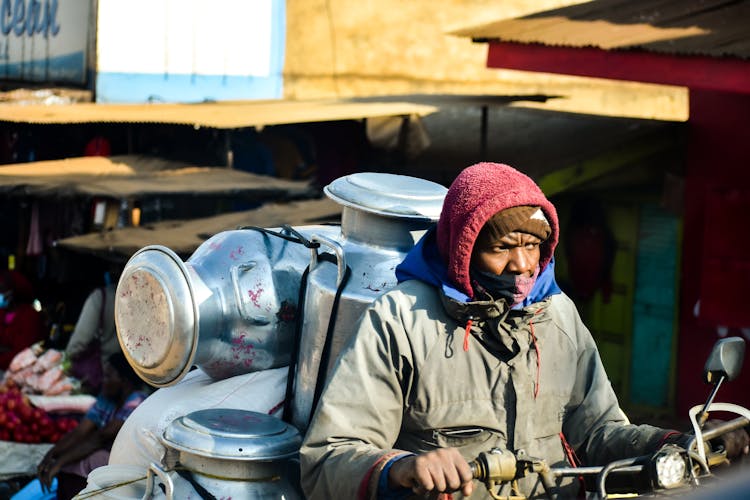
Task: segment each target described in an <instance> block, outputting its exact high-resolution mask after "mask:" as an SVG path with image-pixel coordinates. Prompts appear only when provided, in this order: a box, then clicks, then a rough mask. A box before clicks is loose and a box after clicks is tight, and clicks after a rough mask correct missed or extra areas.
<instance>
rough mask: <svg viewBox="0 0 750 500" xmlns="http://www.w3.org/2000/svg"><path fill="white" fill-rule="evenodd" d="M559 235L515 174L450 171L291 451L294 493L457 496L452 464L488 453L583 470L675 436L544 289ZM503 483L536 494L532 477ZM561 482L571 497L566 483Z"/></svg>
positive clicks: (551, 214) (488, 169) (464, 468)
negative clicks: (633, 408) (641, 408)
mask: <svg viewBox="0 0 750 500" xmlns="http://www.w3.org/2000/svg"><path fill="white" fill-rule="evenodd" d="M558 234H559V227H558V218H557V212H556V210H555V207H554V206H553V205H552V203H550V202H549V200H547V198H546V197H545V196H544V194H543V193H542V192H541V190H540V189H539V187H538V186H537V185H536V184H535V183H534V182H533V181H532V180H531V179H530V178H529V177H527V176H526V175H524V174H522V173H521V172H519V171H517V170H515V169H513V168H511V167H509V166H507V165H502V164H495V163H480V164H477V165H474V166H472V167H469V168H467V169H465V170H464V171H463V172H462V173H461V174H460V175H459V176H458V177H457V178H456V180H455V181H454V182H453V184H452V185H451V187H450V189H449V190H448V193H447V195H446V198H445V202H444V204H443V210H442V213H441V216H440V220H439V222H438V224H437V227H436V228H435V229H434V230H430V231H429V232H428V233H427V234H426V235H425V236H424V237H423V238H422V239H421V240H420V241H419V242H418V244H417V245H416V246H415V247H414V249H413V250H412V251H411V252H410V253H409V254H408V255H407V257H406V258H405V260H404V261H403V262H402V263H401V264H400V265H399V266H398V268H397V270H396V275H397V277H398V280H399V284H398V286H396V287H395V288H394V289H392V290H390V291H388V292H387V293H385V294H383V295H382V296H381V297H379V298H378V299H377V300H376V301H375V302H374V303H373V304H372V306H371V307H370V308H369V309H368V310H367V311H366V312H365V314H364V315H363V317H362V318H361V320H360V322H359V324H358V326H357V329H356V333H355V335H353V337H352V339H351V341H350V342H349V344H348V346H346V347H345V349H344V350H343V351H342V354H341V356H340V358H339V360H338V362H337V364H336V366H335V368H334V371H333V373H332V375H331V377H330V380H329V381H328V385H327V387H326V389H325V391H324V393H323V395H322V397H321V400H320V403H319V405H318V407H317V409H316V412H315V415H314V417H313V420H312V422H311V425H310V427H309V430H308V433H307V436H306V438H305V441H304V443H303V446H302V449H301V472H302V486H303V489H304V490H305V494H306V495H307V496H308V498H310V499H315V498H320V499H331V498H340V499H349V498H404V497H406V496H408V495H410V494H413V493H416V494H418V495H425V494H438V493H441V492H456V494H454V496H453V497H454V498H458V497H460V496H461V495H463V496H468V495H470V494H471V493H472V492H473V491H475V489H476V485H475V483H474V482H473V481H472V473H471V470H470V467H469V465H468V463H467V459H471V458H473V457H476V456H477V455H478V454H479V453H480V452H482V451H487V450H489V449H490V448H493V447H498V448H503V449H508V450H512V451H514V452H516V453H518V452H519V451H520V450H523V451H524V452H525V454H526V455H527V456H531V457H539V458H543V459H545V460H546V462H547V463H548V464H549V465H550V466H555V465H558V466H561V465H569V464H571V463H575V462H577V461H578V459H580V460H581V462H583V463H584V464H586V465H595V464H603V463H606V462H609V461H611V460H614V459H618V458H625V457H633V456H638V455H642V454H645V453H650V452H653V451H656V450H657V449H658V448H659V447H660V446H661V445H662V444H664V443H665V442H670V441H675V440H680V439H682V438H683V435H681V434H679V433H676V432H674V431H667V430H665V429H661V428H657V427H653V426H649V425H632V424H630V423H629V422H628V420H627V418H626V417H625V415H624V413H623V412H622V410H621V409H620V407H619V405H618V402H617V398H616V396H615V394H614V392H613V390H612V387H611V385H610V382H609V380H608V378H607V375H606V373H605V371H604V368H603V366H602V363H601V361H600V358H599V354H598V351H597V348H596V345H595V343H594V340H593V339H592V337H591V334H590V333H589V331H588V329H587V328H586V327H585V325H584V324H583V323H582V322H581V319H580V317H579V315H578V312H577V310H576V307H575V305H574V304H573V302H572V301H571V300H570V299H569V298H568V297H567V296H566V295H565V294H564V293H562V292H561V290H560V289H559V288H558V286H557V284H556V282H555V276H554V259H553V254H554V250H555V246H556V245H557V241H558ZM517 486H518V489H519V490H520V491H517V492H515V493H520V494H524V495H527V496H529V497H535V496H543V495H544V490H543V488H542V485H541V484H540V482H539V480H538V478H537V477H527V478H524V479H522V480H521V481H519V482H518V485H517ZM561 488H562V490H561V492H562V494H563V496H565V497H568V496H571V497H572V496H575V492H576V491H577V488H578V484H577V481H574V480H573V479H568V480H566V481H564V482H563V484H562V485H561ZM458 493H460V495H459V494H458ZM477 493H484V494H486V490H484V491H482V490H480V491H477ZM509 493H513V492H511V491H504V492H503V494H509ZM475 496H476V495H475Z"/></svg>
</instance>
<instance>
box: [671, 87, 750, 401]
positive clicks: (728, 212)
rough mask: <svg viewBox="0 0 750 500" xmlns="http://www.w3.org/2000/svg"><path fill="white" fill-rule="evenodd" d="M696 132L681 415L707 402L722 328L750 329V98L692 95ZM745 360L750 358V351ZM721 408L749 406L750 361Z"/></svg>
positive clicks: (690, 170)
mask: <svg viewBox="0 0 750 500" xmlns="http://www.w3.org/2000/svg"><path fill="white" fill-rule="evenodd" d="M689 125H690V140H689V144H688V156H687V165H686V167H687V172H686V181H685V200H686V202H685V218H684V222H685V228H684V242H683V252H682V259H683V261H682V297H681V312H680V332H679V336H678V360H677V411H678V416H685V415H687V410H688V408H690V407H691V406H693V405H696V404H701V403H703V402H705V399H706V397H707V396H708V393H709V387H708V386H707V385H705V384H704V383H703V382H702V381H701V375H702V372H703V365H704V363H705V360H706V357H707V356H708V353H709V352H710V350H711V346H712V345H713V343H714V342H715V341H716V340H717V339H718V338H720V337H719V336H718V334H717V328H718V327H719V326H725V327H728V328H729V331H728V335H729V336H742V335H743V334H742V331H741V330H740V328H741V327H747V328H748V329H750V95H748V94H731V93H726V92H711V91H698V90H691V91H690V122H689ZM698 301H700V309H699V312H698V315H697V316H696V315H695V306H696V303H697V302H698ZM748 331H750V330H748ZM745 340H746V341H747V342H748V344H750V338H746V339H745ZM746 354H747V357H748V358H750V349H748V350H747V353H746ZM717 401H726V402H734V403H739V404H743V405H744V406H750V360H746V362H745V364H744V367H743V372H742V373H741V375H740V377H739V378H738V379H737V380H734V381H733V382H729V383H725V384H724V385H723V386H722V388H721V390H720V391H719V394H718V396H717Z"/></svg>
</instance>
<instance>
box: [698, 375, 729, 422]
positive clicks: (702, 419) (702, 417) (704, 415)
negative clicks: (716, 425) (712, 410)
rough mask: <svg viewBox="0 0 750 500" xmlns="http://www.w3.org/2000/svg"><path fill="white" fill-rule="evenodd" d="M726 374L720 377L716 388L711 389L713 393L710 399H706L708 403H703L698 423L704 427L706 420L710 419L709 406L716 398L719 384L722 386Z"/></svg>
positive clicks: (709, 396)
mask: <svg viewBox="0 0 750 500" xmlns="http://www.w3.org/2000/svg"><path fill="white" fill-rule="evenodd" d="M725 378H726V377H724V375H722V376H721V377H719V380H718V381H717V382H716V384H715V385H714V388H713V389H712V390H711V394H709V395H708V399H707V400H706V404H705V405H703V409H702V410H701V412H700V413H699V414H698V424H699V425H700V426H701V427H703V424H705V423H706V420H708V407H709V406H711V403H712V402H713V400H714V398H715V397H716V393H717V392H719V386H721V383H722V382H724V379H725Z"/></svg>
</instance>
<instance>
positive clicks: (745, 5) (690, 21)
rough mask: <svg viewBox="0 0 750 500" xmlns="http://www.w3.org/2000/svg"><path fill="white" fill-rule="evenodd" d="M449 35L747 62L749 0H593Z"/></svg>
mask: <svg viewBox="0 0 750 500" xmlns="http://www.w3.org/2000/svg"><path fill="white" fill-rule="evenodd" d="M453 34H454V35H458V36H466V37H470V38H473V39H474V40H477V41H490V40H500V41H504V42H516V43H527V44H528V43H539V44H544V45H553V46H569V47H595V48H601V49H605V50H627V49H640V50H646V51H652V52H658V53H666V54H678V55H694V56H696V55H700V56H712V57H737V58H740V59H750V1H749V0H740V1H737V0H734V1H733V0H697V1H696V0H637V1H633V0H594V1H592V2H587V3H582V4H576V5H571V6H568V7H563V8H560V9H554V10H548V11H544V12H539V13H536V14H531V15H528V16H524V17H521V18H517V19H506V20H499V21H494V22H491V23H487V24H483V25H480V26H474V27H470V28H465V29H461V30H457V31H454V32H453Z"/></svg>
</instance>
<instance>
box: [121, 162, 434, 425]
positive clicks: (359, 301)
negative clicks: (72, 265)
mask: <svg viewBox="0 0 750 500" xmlns="http://www.w3.org/2000/svg"><path fill="white" fill-rule="evenodd" d="M446 191H447V190H446V188H445V187H443V186H441V185H439V184H436V183H433V182H429V181H425V180H422V179H417V178H414V177H407V176H402V175H393V174H381V173H358V174H352V175H349V176H346V177H342V178H339V179H336V180H335V181H334V182H332V183H331V184H330V185H328V186H326V188H325V193H326V195H327V196H329V197H330V198H332V199H333V200H334V201H336V202H338V203H339V204H341V205H342V220H341V226H340V227H338V226H301V227H295V228H294V229H295V230H296V232H298V233H299V234H300V235H302V236H303V237H304V238H306V239H308V240H310V241H311V242H312V243H313V244H314V245H315V246H317V247H318V248H314V249H310V248H307V247H305V246H304V245H302V244H300V243H296V242H292V241H288V240H286V239H282V238H279V237H277V236H272V235H269V234H266V233H264V232H261V231H258V230H236V231H226V232H223V233H220V234H217V235H215V236H213V237H212V238H210V239H209V240H207V241H206V242H205V243H203V244H202V245H201V246H200V247H199V248H198V249H197V250H196V252H195V253H194V254H193V255H192V256H191V257H190V258H189V259H188V260H187V261H186V262H183V261H182V260H181V259H180V258H179V257H178V256H177V255H176V254H175V253H174V252H172V251H171V250H169V249H168V248H166V247H163V246H149V247H145V248H143V249H141V250H139V251H138V252H136V253H135V254H134V255H133V257H132V258H131V259H130V260H129V261H128V263H127V264H126V266H125V268H124V270H123V273H122V276H121V278H120V282H119V284H118V288H117V297H116V300H115V322H116V325H117V334H118V338H119V340H120V345H121V346H122V349H123V351H124V353H125V355H126V357H127V358H128V360H129V362H130V364H131V365H132V366H133V368H134V369H135V371H136V372H137V373H138V374H139V375H140V376H141V378H143V379H144V380H145V381H147V382H148V383H149V384H151V385H154V386H157V387H162V386H168V385H171V384H174V383H176V382H177V381H179V380H180V379H181V378H182V377H183V376H184V375H185V374H186V373H187V372H188V371H189V370H190V368H191V367H192V366H193V365H196V366H200V367H201V368H202V369H203V370H204V371H205V372H206V373H207V374H208V375H210V376H211V377H213V378H216V379H221V378H226V377H230V376H233V375H238V374H241V373H247V372H250V371H254V370H263V369H268V368H274V367H278V366H284V365H287V364H290V362H294V364H295V370H294V379H293V380H294V386H293V389H294V396H293V401H292V402H291V409H292V416H291V420H292V423H293V424H294V425H295V426H296V427H297V428H299V429H300V430H305V429H306V428H307V424H308V421H309V419H310V417H311V413H312V410H313V406H314V401H315V398H316V391H317V392H319V390H320V388H321V387H322V384H321V383H319V381H320V380H323V379H325V377H326V376H327V375H328V373H329V371H330V367H331V366H332V364H333V361H334V360H335V358H336V356H337V355H338V353H339V352H340V350H341V347H342V346H343V344H344V343H345V342H346V341H347V340H348V338H349V337H350V336H351V334H352V332H353V327H354V325H355V324H356V321H357V319H358V318H359V316H360V315H361V313H362V311H363V310H364V309H365V308H366V307H367V305H369V304H370V303H371V302H372V301H373V300H374V299H375V298H376V297H377V296H378V295H380V294H381V293H383V292H384V291H386V290H388V289H390V288H392V287H393V286H394V285H395V284H396V277H395V273H394V270H395V268H396V266H397V265H398V263H399V262H401V260H403V258H404V256H405V255H406V253H407V252H408V251H409V250H410V249H411V248H412V247H413V245H414V243H415V242H416V241H417V240H418V239H419V238H420V237H421V236H422V235H423V234H424V232H425V231H426V230H427V229H428V228H429V227H431V226H432V225H433V224H434V222H435V221H436V220H437V219H438V217H439V215H440V210H441V208H442V202H443V198H444V197H445V193H446ZM324 254H328V258H325V257H326V255H324ZM308 268H309V273H308V274H307V281H306V282H305V283H304V285H305V295H304V298H303V301H302V307H299V304H298V302H299V294H300V289H301V286H302V284H303V283H302V278H303V275H304V274H305V270H306V269H308ZM346 277H348V279H345V278H346ZM337 293H338V295H339V300H338V305H337V307H336V310H335V311H334V308H333V305H334V298H335V297H336V295H337ZM298 322H301V324H299V325H298ZM329 325H332V326H333V327H332V328H330V330H331V332H330V333H331V335H330V336H329V335H328V333H329ZM297 329H299V331H300V332H301V333H300V338H299V339H296V340H298V342H299V347H300V349H299V356H298V357H297V358H295V359H294V360H292V358H291V357H292V346H293V345H294V341H295V338H294V334H295V331H297ZM321 360H322V361H323V363H322V367H321Z"/></svg>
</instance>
